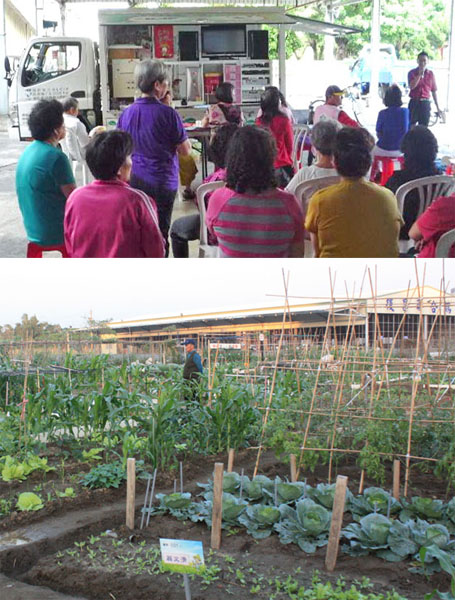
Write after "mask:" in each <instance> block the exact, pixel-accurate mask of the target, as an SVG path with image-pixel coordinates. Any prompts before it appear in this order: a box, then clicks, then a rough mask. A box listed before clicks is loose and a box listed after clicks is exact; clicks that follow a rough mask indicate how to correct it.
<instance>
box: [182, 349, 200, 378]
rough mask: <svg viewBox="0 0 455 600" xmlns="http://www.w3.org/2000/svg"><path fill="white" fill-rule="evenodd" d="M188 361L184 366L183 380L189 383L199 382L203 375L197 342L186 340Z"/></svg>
mask: <svg viewBox="0 0 455 600" xmlns="http://www.w3.org/2000/svg"><path fill="white" fill-rule="evenodd" d="M185 351H186V360H185V364H184V366H183V379H186V380H187V381H197V380H198V379H199V376H200V375H202V373H203V371H204V369H203V368H202V361H201V357H200V355H199V354H198V353H197V352H196V340H194V339H188V340H185Z"/></svg>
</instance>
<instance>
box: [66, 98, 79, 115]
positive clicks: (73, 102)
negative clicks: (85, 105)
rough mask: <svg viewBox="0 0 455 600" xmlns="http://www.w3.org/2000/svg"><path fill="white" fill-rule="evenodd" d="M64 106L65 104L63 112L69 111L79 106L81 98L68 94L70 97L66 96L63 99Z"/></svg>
mask: <svg viewBox="0 0 455 600" xmlns="http://www.w3.org/2000/svg"><path fill="white" fill-rule="evenodd" d="M62 106H63V112H68V111H69V110H71V109H72V108H78V106H79V100H77V98H73V96H68V98H65V99H64V100H63V102H62Z"/></svg>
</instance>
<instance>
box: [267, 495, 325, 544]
mask: <svg viewBox="0 0 455 600" xmlns="http://www.w3.org/2000/svg"><path fill="white" fill-rule="evenodd" d="M279 511H280V513H281V521H280V522H279V523H275V527H274V528H275V531H277V532H278V534H279V536H280V541H281V543H282V544H290V543H294V544H297V545H298V546H299V548H301V549H302V550H303V551H304V552H307V553H308V554H313V553H314V552H316V549H317V548H318V547H320V546H325V545H326V544H327V541H328V531H329V528H330V521H331V518H332V513H331V512H330V511H328V510H327V509H326V508H324V507H323V506H320V505H319V504H316V502H314V501H313V500H311V499H310V498H305V499H304V500H300V501H299V502H297V504H296V507H295V509H294V508H291V507H290V506H288V505H287V504H281V505H280V506H279Z"/></svg>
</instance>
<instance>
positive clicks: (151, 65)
mask: <svg viewBox="0 0 455 600" xmlns="http://www.w3.org/2000/svg"><path fill="white" fill-rule="evenodd" d="M134 79H135V83H136V87H137V88H138V89H139V90H141V92H142V93H143V94H151V93H152V92H153V90H154V88H155V83H156V82H157V81H158V82H159V83H163V81H165V80H166V79H168V74H167V72H166V68H165V66H164V63H162V62H161V61H159V60H151V59H147V60H142V61H141V62H140V63H138V64H137V65H136V68H135V69H134Z"/></svg>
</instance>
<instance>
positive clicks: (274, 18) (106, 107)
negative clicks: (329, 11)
mask: <svg viewBox="0 0 455 600" xmlns="http://www.w3.org/2000/svg"><path fill="white" fill-rule="evenodd" d="M98 16H99V46H98V45H97V44H95V43H94V42H93V41H91V40H89V39H87V38H66V37H44V38H37V39H33V40H30V42H29V45H28V47H27V48H26V49H25V51H24V53H23V55H22V57H21V60H20V62H19V66H18V68H17V70H16V72H15V73H14V74H11V88H10V111H9V113H10V121H11V125H12V128H13V131H15V132H16V133H18V134H19V137H20V139H27V138H28V137H29V136H30V132H29V130H28V126H27V119H28V115H29V113H30V110H31V107H32V106H33V104H34V103H35V102H36V101H37V100H40V99H41V98H57V99H63V98H65V97H67V96H70V95H71V96H74V97H76V98H77V99H78V100H79V107H80V110H81V113H82V114H83V115H84V116H85V117H86V118H87V119H88V120H89V121H90V123H91V124H92V125H95V124H97V125H99V124H104V125H106V126H107V127H113V126H115V123H116V121H117V118H118V115H119V113H120V111H121V110H122V109H123V108H124V107H125V106H127V105H128V104H130V103H131V102H132V101H133V100H134V97H135V94H136V90H135V85H134V76H133V73H134V67H135V65H136V63H137V62H138V61H140V60H144V59H147V58H158V59H162V60H164V61H165V63H166V64H167V66H168V70H169V78H170V82H171V84H172V91H173V96H174V101H175V105H176V108H177V109H178V110H179V111H180V112H181V113H182V116H184V117H185V116H191V117H193V118H196V119H197V118H200V117H198V115H200V116H202V114H203V112H202V111H203V110H204V109H203V107H204V106H205V105H207V104H208V103H210V102H211V101H213V100H214V95H213V94H214V90H215V88H216V87H217V85H218V83H220V82H221V81H229V82H231V83H232V84H233V85H234V95H235V101H236V102H237V103H240V104H242V108H243V111H244V113H245V112H246V116H247V118H248V116H250V117H251V116H253V115H254V114H255V113H256V112H257V107H258V104H259V99H260V95H261V92H262V91H263V90H264V88H265V87H266V86H267V85H271V84H272V62H271V61H270V60H269V43H268V31H267V29H266V28H264V27H263V25H268V26H272V27H277V28H278V33H279V44H278V46H279V85H280V88H281V89H282V91H285V63H286V57H285V35H286V31H287V30H289V29H298V30H303V31H312V32H318V33H324V34H328V35H338V34H340V33H343V34H346V33H351V32H353V31H355V30H352V29H349V28H345V27H340V26H338V25H333V24H330V23H322V22H319V21H312V20H310V19H303V18H301V17H298V16H294V15H290V14H288V13H287V12H286V11H285V10H284V9H283V8H279V7H272V8H270V7H267V8H265V7H257V8H242V7H237V8H235V7H234V8H232V7H231V8H223V7H210V8H207V7H199V8H191V9H188V8H187V9H183V8H157V9H136V8H130V9H124V10H122V9H120V10H118V9H112V10H100V11H99V13H98Z"/></svg>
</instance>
